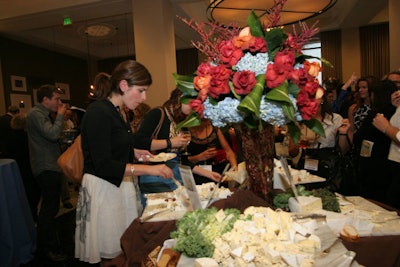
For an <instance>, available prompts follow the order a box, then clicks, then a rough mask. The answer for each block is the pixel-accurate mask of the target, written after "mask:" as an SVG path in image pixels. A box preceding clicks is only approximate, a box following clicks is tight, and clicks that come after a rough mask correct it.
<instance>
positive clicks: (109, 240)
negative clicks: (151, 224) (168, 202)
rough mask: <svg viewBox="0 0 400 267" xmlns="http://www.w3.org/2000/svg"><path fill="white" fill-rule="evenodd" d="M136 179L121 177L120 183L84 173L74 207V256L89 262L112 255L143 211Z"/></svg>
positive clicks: (118, 252) (118, 249)
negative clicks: (75, 206)
mask: <svg viewBox="0 0 400 267" xmlns="http://www.w3.org/2000/svg"><path fill="white" fill-rule="evenodd" d="M138 190H139V187H138V185H137V179H135V178H134V179H132V177H124V179H123V181H122V183H121V185H120V186H119V187H117V186H115V185H113V184H111V183H109V182H107V181H106V180H104V179H101V178H98V177H96V176H94V175H91V174H87V173H86V174H85V175H84V176H83V180H82V186H81V188H80V191H79V199H78V205H77V209H76V228H75V257H76V258H79V260H81V261H85V262H89V263H97V262H100V261H101V259H102V258H105V259H112V258H115V257H116V256H118V255H119V254H120V253H121V252H122V250H121V245H120V238H121V236H122V234H123V233H124V231H125V230H126V229H127V228H128V226H129V225H130V224H131V222H132V221H133V220H134V219H135V218H137V217H138V215H139V214H141V212H142V206H141V203H140V192H139V191H138Z"/></svg>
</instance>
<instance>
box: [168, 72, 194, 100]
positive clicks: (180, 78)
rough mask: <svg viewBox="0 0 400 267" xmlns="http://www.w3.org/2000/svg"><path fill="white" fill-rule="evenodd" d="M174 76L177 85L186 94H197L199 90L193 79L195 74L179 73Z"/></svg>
mask: <svg viewBox="0 0 400 267" xmlns="http://www.w3.org/2000/svg"><path fill="white" fill-rule="evenodd" d="M172 75H173V77H174V81H175V85H176V87H177V88H178V89H179V90H181V91H182V92H183V93H184V94H185V95H190V96H197V95H198V92H197V90H196V89H195V88H194V85H193V80H194V76H192V75H179V74H176V73H174V74H172Z"/></svg>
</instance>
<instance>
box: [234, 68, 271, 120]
mask: <svg viewBox="0 0 400 267" xmlns="http://www.w3.org/2000/svg"><path fill="white" fill-rule="evenodd" d="M256 78H257V83H256V85H255V86H254V88H253V90H252V91H251V92H250V93H249V94H248V95H247V96H246V97H245V98H244V99H243V100H242V102H240V104H239V106H238V107H237V109H238V110H240V111H242V112H244V113H246V114H255V115H256V117H257V118H259V117H260V103H261V97H262V94H263V91H264V85H265V75H264V74H260V75H258V76H257V77H256Z"/></svg>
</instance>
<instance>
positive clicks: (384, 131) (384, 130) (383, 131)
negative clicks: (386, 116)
mask: <svg viewBox="0 0 400 267" xmlns="http://www.w3.org/2000/svg"><path fill="white" fill-rule="evenodd" d="M388 128H389V125H387V126H386V127H385V129H383V130H382V133H384V134H386V131H387V129H388Z"/></svg>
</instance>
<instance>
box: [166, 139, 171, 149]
mask: <svg viewBox="0 0 400 267" xmlns="http://www.w3.org/2000/svg"><path fill="white" fill-rule="evenodd" d="M167 148H168V149H171V148H172V143H171V139H169V138H168V139H167Z"/></svg>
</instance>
